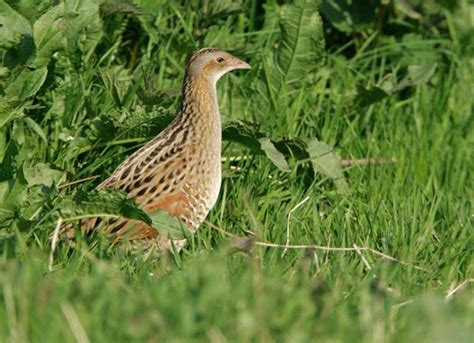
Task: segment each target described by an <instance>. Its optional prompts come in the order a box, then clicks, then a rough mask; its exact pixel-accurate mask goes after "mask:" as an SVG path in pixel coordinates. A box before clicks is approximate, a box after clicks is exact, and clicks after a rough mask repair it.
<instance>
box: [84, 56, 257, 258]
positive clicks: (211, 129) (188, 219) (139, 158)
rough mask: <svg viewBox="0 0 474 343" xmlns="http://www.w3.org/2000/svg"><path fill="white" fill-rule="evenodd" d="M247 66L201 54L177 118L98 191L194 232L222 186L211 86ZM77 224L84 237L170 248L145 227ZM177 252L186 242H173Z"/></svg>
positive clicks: (190, 70) (189, 73)
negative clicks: (119, 194) (114, 193)
mask: <svg viewBox="0 0 474 343" xmlns="http://www.w3.org/2000/svg"><path fill="white" fill-rule="evenodd" d="M248 68H250V66H249V65H248V64H247V63H245V62H243V61H241V60H239V59H237V58H235V57H234V56H232V55H231V54H229V53H226V52H223V51H220V50H218V49H211V48H206V49H202V50H199V51H197V52H195V53H194V54H193V55H192V56H191V58H190V60H189V62H188V65H187V67H186V73H185V78H184V82H183V87H182V102H181V106H180V109H179V111H178V114H177V116H176V118H175V119H174V120H173V122H172V123H171V124H170V125H169V126H168V127H167V128H165V130H163V131H162V132H161V133H160V134H159V135H158V136H156V137H155V138H154V139H153V140H151V141H150V142H149V143H147V144H146V145H145V146H143V147H142V148H141V149H139V150H138V151H136V152H135V153H134V154H132V155H131V156H130V157H129V158H127V159H126V160H125V161H124V162H123V163H122V164H120V165H119V167H118V168H117V169H116V170H115V171H114V172H113V173H112V175H111V176H110V177H109V178H108V179H106V180H105V181H104V182H102V183H101V184H100V185H99V186H98V188H105V187H114V188H119V189H122V190H124V191H125V192H126V193H127V194H128V196H129V197H130V198H132V199H133V200H134V201H135V202H136V203H137V204H138V205H139V206H140V207H142V208H143V209H145V210H147V211H153V210H156V209H163V210H165V211H167V212H168V213H169V214H171V215H173V216H176V217H178V218H179V219H180V220H181V222H182V223H183V224H185V225H186V226H187V227H188V228H189V229H191V230H196V229H197V228H198V227H199V225H200V224H201V223H202V221H203V220H204V219H205V217H206V216H207V214H208V213H209V211H210V210H211V208H212V207H213V206H214V204H215V202H216V200H217V197H218V194H219V189H220V184H221V162H220V158H221V120H220V113H219V107H218V104H217V95H216V82H217V81H218V80H219V78H220V77H221V76H222V75H224V74H225V73H227V72H229V71H231V70H234V69H248ZM99 221H100V220H98V219H97V218H95V219H91V220H88V221H87V222H84V223H82V232H83V233H86V232H89V231H91V230H94V229H97V227H99V228H100V229H101V230H105V232H106V233H107V234H108V235H109V236H110V237H111V239H113V240H115V241H116V240H122V239H124V238H125V237H126V238H127V239H133V240H137V239H140V240H147V241H153V243H157V244H158V246H159V247H160V248H161V249H163V248H169V247H170V246H171V242H170V240H169V239H167V238H164V237H159V235H158V232H157V231H156V230H155V229H153V228H150V227H149V226H148V225H147V224H145V223H143V222H139V221H129V220H125V219H112V220H108V221H107V222H106V223H104V222H101V225H100V226H98V223H99ZM173 243H174V245H175V247H177V248H178V249H179V248H181V247H182V246H183V245H184V243H185V241H184V240H181V241H174V242H173Z"/></svg>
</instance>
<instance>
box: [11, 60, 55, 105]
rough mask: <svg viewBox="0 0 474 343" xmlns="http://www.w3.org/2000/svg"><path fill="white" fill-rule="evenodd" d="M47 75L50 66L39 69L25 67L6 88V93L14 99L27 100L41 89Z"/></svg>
mask: <svg viewBox="0 0 474 343" xmlns="http://www.w3.org/2000/svg"><path fill="white" fill-rule="evenodd" d="M47 75H48V68H46V67H43V68H39V69H37V70H28V69H24V70H23V71H22V72H21V73H20V75H18V77H17V78H16V80H15V81H13V82H12V83H11V84H10V85H9V86H8V87H7V88H6V89H5V94H6V96H7V97H10V98H12V99H18V100H25V99H26V98H28V97H30V96H33V95H35V94H36V93H37V92H38V91H39V89H40V88H41V86H42V85H43V83H44V81H45V80H46V76H47Z"/></svg>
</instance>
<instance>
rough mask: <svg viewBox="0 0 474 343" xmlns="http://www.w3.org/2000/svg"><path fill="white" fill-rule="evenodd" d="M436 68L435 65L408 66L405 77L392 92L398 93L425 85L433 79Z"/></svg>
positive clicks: (436, 65)
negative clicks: (408, 88)
mask: <svg viewBox="0 0 474 343" xmlns="http://www.w3.org/2000/svg"><path fill="white" fill-rule="evenodd" d="M437 67H438V64H437V63H429V64H422V65H409V66H408V70H407V76H406V77H405V78H404V79H403V80H402V81H400V83H399V84H398V85H396V86H395V87H394V88H393V92H399V91H401V90H402V89H405V88H407V87H413V86H417V85H421V84H424V83H427V82H428V81H429V80H430V79H431V78H432V77H433V75H434V73H435V72H436V68H437Z"/></svg>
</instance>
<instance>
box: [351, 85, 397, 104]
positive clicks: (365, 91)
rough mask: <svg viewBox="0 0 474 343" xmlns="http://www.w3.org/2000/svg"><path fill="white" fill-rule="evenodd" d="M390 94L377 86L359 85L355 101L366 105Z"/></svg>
mask: <svg viewBox="0 0 474 343" xmlns="http://www.w3.org/2000/svg"><path fill="white" fill-rule="evenodd" d="M389 95H390V94H389V93H387V92H386V91H385V90H383V89H382V88H380V87H377V86H372V87H369V88H366V87H364V86H361V85H357V95H356V99H355V101H356V104H357V105H359V106H363V107H364V106H369V105H372V104H374V103H376V102H379V101H381V100H383V99H385V98H386V97H388V96H389Z"/></svg>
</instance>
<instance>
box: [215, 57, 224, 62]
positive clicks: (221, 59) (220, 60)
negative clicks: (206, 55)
mask: <svg viewBox="0 0 474 343" xmlns="http://www.w3.org/2000/svg"><path fill="white" fill-rule="evenodd" d="M216 61H217V62H219V63H222V62H224V57H217V59H216Z"/></svg>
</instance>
